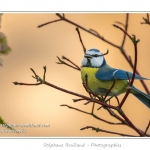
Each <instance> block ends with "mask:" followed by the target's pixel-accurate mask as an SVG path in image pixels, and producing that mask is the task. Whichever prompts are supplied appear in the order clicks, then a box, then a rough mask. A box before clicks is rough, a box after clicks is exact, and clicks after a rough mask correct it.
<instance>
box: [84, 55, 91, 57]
mask: <svg viewBox="0 0 150 150" xmlns="http://www.w3.org/2000/svg"><path fill="white" fill-rule="evenodd" d="M84 57H85V58H92V56H90V55H84Z"/></svg>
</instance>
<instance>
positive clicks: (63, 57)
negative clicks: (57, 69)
mask: <svg viewBox="0 0 150 150" xmlns="http://www.w3.org/2000/svg"><path fill="white" fill-rule="evenodd" d="M62 59H65V60H67V61H68V62H70V63H71V64H72V65H74V66H75V67H76V68H77V69H78V70H79V71H80V70H81V68H80V67H79V66H78V65H76V64H75V63H74V62H72V61H71V60H70V59H69V58H67V57H65V56H62Z"/></svg>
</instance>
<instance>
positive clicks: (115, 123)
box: [60, 104, 123, 125]
mask: <svg viewBox="0 0 150 150" xmlns="http://www.w3.org/2000/svg"><path fill="white" fill-rule="evenodd" d="M60 106H66V107H68V108H69V109H74V110H76V111H79V112H82V113H84V114H88V115H92V116H93V117H94V118H96V119H98V120H100V121H103V122H105V123H108V124H112V125H123V124H122V123H120V122H110V121H107V120H105V119H102V118H100V117H98V116H97V115H95V114H93V113H89V112H86V111H83V110H80V109H78V108H75V107H72V106H69V105H66V104H62V105H60Z"/></svg>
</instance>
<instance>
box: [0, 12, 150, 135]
mask: <svg viewBox="0 0 150 150" xmlns="http://www.w3.org/2000/svg"><path fill="white" fill-rule="evenodd" d="M65 16H66V17H67V18H68V19H70V20H72V21H73V22H76V23H78V24H79V25H82V26H84V27H85V28H87V29H89V28H92V29H95V30H96V31H98V32H99V34H100V35H102V36H104V38H105V39H107V40H109V41H111V42H113V43H115V44H117V45H119V46H120V45H121V42H122V38H123V33H122V32H121V31H120V30H118V29H117V28H114V27H113V26H112V24H114V23H115V21H119V22H122V23H125V17H126V14H124V13H120V14H119V13H117V14H115V13H114V14H112V13H111V14H110V13H82V14H79V13H66V14H65ZM145 16H146V14H144V13H143V14H135V13H134V14H130V16H129V28H128V33H129V34H130V35H131V34H135V35H136V37H137V38H139V39H140V42H139V43H138V63H137V69H138V70H139V72H140V73H141V75H142V76H143V77H147V78H150V67H149V64H150V41H149V39H150V26H148V25H141V24H140V22H143V20H142V17H145ZM55 19H58V17H57V16H56V15H55V14H53V13H32V14H31V13H14V14H13V13H4V14H3V16H2V22H1V29H0V30H1V32H3V33H5V35H6V36H7V39H8V44H9V46H10V47H11V49H12V52H11V53H9V54H8V55H7V56H2V59H3V67H0V116H1V117H2V118H3V119H4V121H5V122H7V123H9V124H21V123H22V124H29V123H30V124H41V125H43V124H45V125H47V127H16V128H15V129H17V130H21V129H24V130H25V133H20V134H16V133H2V132H0V136H1V137H2V136H6V137H11V136H15V137H18V136H19V137H26V136H28V137H29V136H32V137H36V136H38V137H43V136H45V137H76V136H77V137H80V136H82V137H101V136H117V135H112V134H108V133H102V132H99V133H97V132H95V131H92V130H91V129H88V130H84V131H80V128H82V127H85V126H94V127H99V128H101V129H104V130H109V131H116V132H121V133H126V134H133V135H137V133H136V132H135V131H133V130H132V129H130V128H128V127H126V126H119V125H108V124H106V123H104V122H101V121H99V120H96V119H95V118H93V117H92V116H90V115H87V114H83V113H81V112H78V111H75V110H72V109H69V108H67V107H61V106H60V105H61V104H67V105H70V106H72V107H76V108H79V109H82V110H84V111H87V112H91V109H92V104H88V105H84V103H85V101H82V102H77V103H74V102H73V101H72V99H75V98H78V97H75V96H73V95H69V94H66V93H63V92H61V91H59V90H56V89H54V88H51V87H48V86H46V85H40V86H20V85H18V86H15V85H14V84H13V83H12V82H14V81H18V82H24V83H36V81H35V80H34V79H33V78H32V75H33V73H32V72H31V70H30V68H33V69H34V70H35V72H36V73H37V74H38V75H40V76H41V77H42V76H43V66H45V65H46V66H47V72H46V81H48V82H50V83H52V84H55V85H57V86H60V87H62V88H65V89H68V90H70V91H74V92H77V93H80V94H83V95H88V94H87V93H86V92H85V90H84V88H83V86H82V81H81V77H80V72H79V71H76V70H73V69H71V68H69V67H67V66H64V65H58V64H56V62H58V60H57V58H56V56H59V57H61V56H62V55H64V56H66V57H68V58H69V59H71V60H72V61H73V62H75V63H76V64H77V65H79V66H81V61H82V58H83V49H82V46H81V43H80V41H79V38H78V34H77V32H76V30H75V28H76V27H75V26H73V25H70V24H68V23H67V22H64V21H61V22H57V23H53V24H50V25H47V26H44V27H42V28H37V26H38V25H40V24H42V23H45V22H48V21H52V20H55ZM80 33H81V36H82V40H83V42H84V45H85V47H86V49H90V48H97V49H100V50H101V51H102V52H103V53H105V52H106V51H107V49H109V54H108V55H106V56H105V58H106V60H107V62H108V64H110V65H111V66H112V67H115V68H119V69H125V70H128V71H132V69H131V67H130V66H129V64H128V63H127V61H126V60H125V58H124V57H123V56H122V54H121V52H120V51H119V50H118V49H116V48H114V47H112V46H110V45H109V44H107V43H105V42H103V41H102V40H100V39H98V38H96V37H94V36H92V35H90V34H89V33H86V32H85V31H82V30H80ZM125 50H126V52H127V54H128V55H130V56H131V57H132V60H133V61H134V47H133V44H132V42H131V41H130V40H129V39H128V38H127V40H126V42H125ZM145 82H146V84H147V86H148V88H149V89H150V81H145ZM134 85H135V86H136V87H137V88H139V89H140V90H142V91H144V88H143V87H142V85H141V83H140V82H139V81H135V82H134ZM144 92H145V91H144ZM123 96H124V95H121V96H119V99H120V100H121V99H122V98H123ZM111 103H112V104H114V105H115V104H116V102H115V100H112V102H111ZM97 108H98V106H97V105H96V109H95V113H96V114H97V115H98V116H99V117H101V118H103V119H106V120H109V121H112V122H118V121H117V120H116V119H114V118H113V117H111V116H110V115H109V114H108V112H107V111H106V110H104V109H101V110H99V111H97ZM123 110H124V112H125V113H126V115H127V116H128V117H129V119H130V120H131V121H132V122H133V123H134V124H135V125H136V126H137V127H138V128H140V129H142V130H145V129H146V127H147V124H148V122H149V119H150V111H149V109H148V108H147V107H145V105H143V104H142V103H141V102H140V101H138V100H137V99H136V98H135V97H134V96H132V95H129V97H128V99H127V100H126V102H125V104H124V106H123ZM3 129H6V128H3V127H0V130H3ZM147 133H149V134H150V129H149V130H148V132H147Z"/></svg>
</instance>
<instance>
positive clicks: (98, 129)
mask: <svg viewBox="0 0 150 150" xmlns="http://www.w3.org/2000/svg"><path fill="white" fill-rule="evenodd" d="M90 128H91V129H92V130H95V131H96V132H105V133H110V134H116V135H120V136H128V137H137V136H135V135H129V134H124V133H118V132H112V131H108V130H103V129H100V128H95V127H93V126H87V127H83V128H81V129H80V130H85V129H90Z"/></svg>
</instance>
